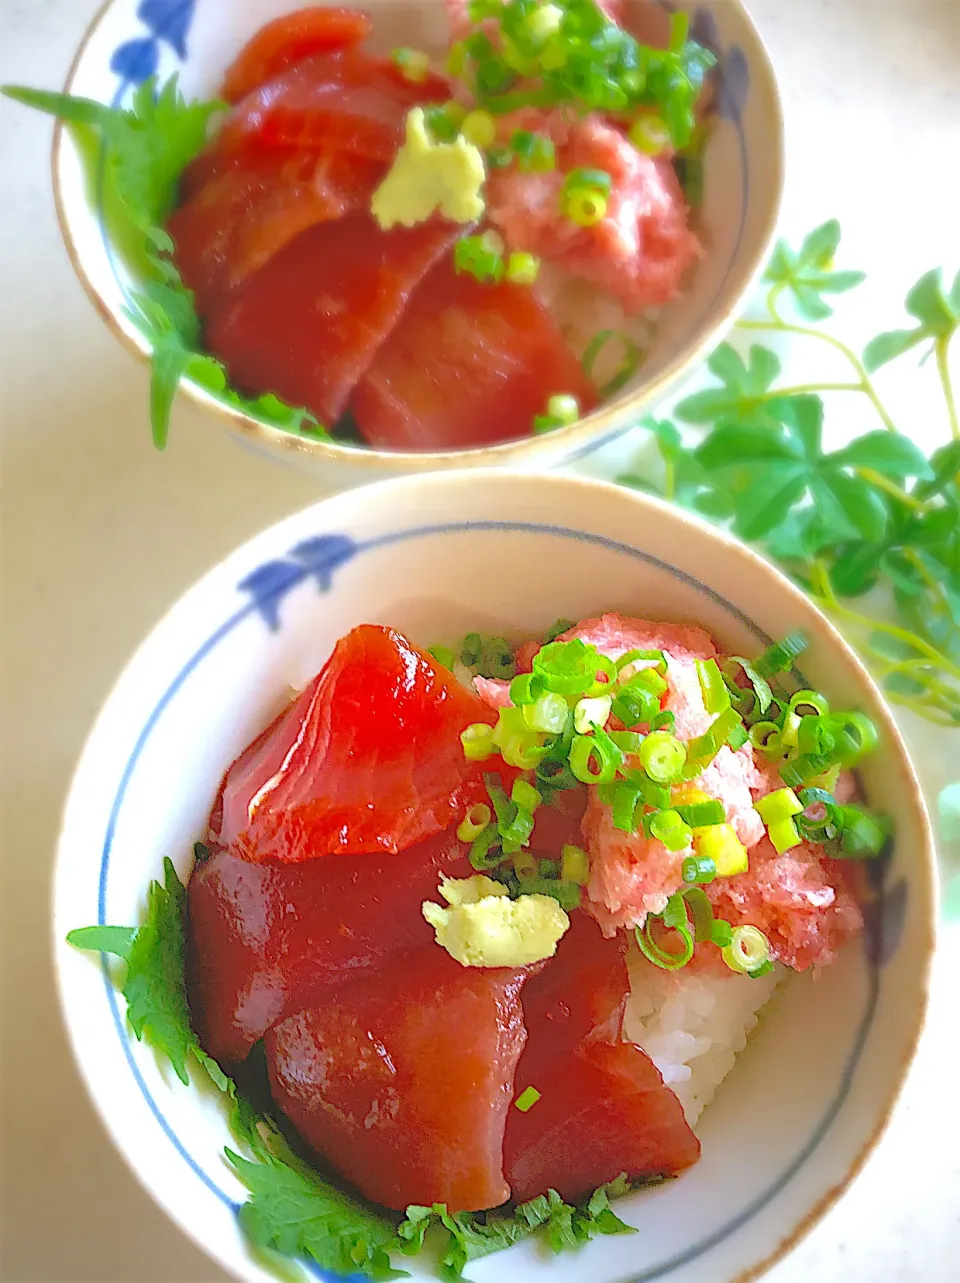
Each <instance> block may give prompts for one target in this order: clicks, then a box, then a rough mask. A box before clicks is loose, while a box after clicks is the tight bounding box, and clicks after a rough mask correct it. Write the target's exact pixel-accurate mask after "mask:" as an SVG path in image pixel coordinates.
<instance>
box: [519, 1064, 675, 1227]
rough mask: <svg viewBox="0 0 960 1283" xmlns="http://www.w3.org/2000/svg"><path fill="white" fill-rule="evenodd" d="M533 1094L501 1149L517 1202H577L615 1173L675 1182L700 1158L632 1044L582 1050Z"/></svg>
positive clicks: (670, 1100)
mask: <svg viewBox="0 0 960 1283" xmlns="http://www.w3.org/2000/svg"><path fill="white" fill-rule="evenodd" d="M537 1089H538V1090H539V1091H540V1093H541V1097H540V1099H539V1100H538V1101H537V1103H536V1104H535V1105H534V1106H533V1108H532V1109H530V1110H528V1111H527V1112H526V1113H520V1111H519V1110H517V1109H516V1108H514V1109H513V1110H512V1111H511V1114H510V1120H509V1125H508V1128H507V1135H506V1139H505V1143H504V1167H505V1170H506V1173H507V1180H508V1181H509V1182H510V1188H511V1191H512V1196H513V1198H514V1199H515V1200H517V1201H519V1202H523V1201H524V1200H526V1199H529V1198H535V1197H536V1196H537V1195H538V1194H543V1193H545V1192H546V1191H547V1190H548V1189H555V1190H556V1191H557V1193H558V1194H560V1196H561V1197H562V1198H563V1199H565V1200H566V1201H567V1202H578V1201H579V1200H580V1199H582V1198H584V1197H586V1196H587V1195H588V1194H590V1193H591V1192H592V1191H593V1190H594V1189H596V1188H597V1186H598V1185H604V1184H606V1183H607V1182H608V1181H611V1180H614V1179H615V1178H616V1177H617V1176H618V1175H619V1174H620V1173H621V1172H626V1173H627V1176H628V1177H629V1178H630V1179H631V1180H642V1179H646V1178H650V1177H654V1176H676V1175H677V1174H678V1173H679V1172H682V1171H684V1170H685V1169H686V1168H688V1167H690V1166H692V1165H693V1164H694V1163H695V1162H696V1161H697V1159H698V1158H699V1157H700V1142H699V1141H698V1140H697V1138H696V1136H695V1135H694V1134H693V1132H692V1131H691V1130H690V1126H689V1124H688V1123H687V1121H686V1119H685V1118H684V1115H683V1107H682V1106H681V1104H680V1102H679V1100H678V1099H677V1097H676V1096H675V1095H674V1093H673V1092H672V1091H671V1090H670V1088H669V1087H666V1086H664V1083H663V1079H662V1078H661V1077H660V1074H659V1072H658V1071H657V1069H656V1068H655V1067H654V1065H653V1062H652V1061H651V1060H650V1058H649V1057H648V1056H647V1055H645V1054H644V1052H642V1051H641V1050H640V1048H639V1047H637V1046H634V1044H633V1043H626V1042H624V1043H616V1044H613V1043H605V1042H585V1043H584V1044H583V1045H582V1046H581V1047H580V1048H579V1049H578V1050H576V1051H575V1052H573V1053H571V1055H570V1056H569V1057H567V1058H566V1059H565V1060H564V1061H563V1062H562V1063H560V1062H558V1063H557V1064H556V1066H555V1068H554V1070H553V1071H552V1072H551V1073H548V1074H546V1075H545V1076H544V1077H543V1078H541V1080H540V1082H539V1083H538V1084H537Z"/></svg>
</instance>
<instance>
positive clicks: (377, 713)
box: [211, 624, 493, 862]
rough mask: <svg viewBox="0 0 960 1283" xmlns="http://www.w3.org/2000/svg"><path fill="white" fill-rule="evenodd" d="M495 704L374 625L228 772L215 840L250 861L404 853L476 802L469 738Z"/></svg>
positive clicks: (357, 632)
mask: <svg viewBox="0 0 960 1283" xmlns="http://www.w3.org/2000/svg"><path fill="white" fill-rule="evenodd" d="M492 720H493V715H492V714H491V712H490V710H489V709H488V708H487V707H486V705H485V704H484V703H483V702H482V701H481V700H480V699H479V698H478V697H477V696H476V695H474V694H473V693H472V692H471V691H469V690H467V689H466V688H465V687H464V686H462V685H461V684H460V683H459V682H458V681H457V680H456V678H455V677H454V676H453V675H452V673H450V672H449V671H448V670H447V669H445V668H444V667H443V666H442V665H440V664H435V663H434V661H433V660H432V659H431V657H430V656H429V655H427V654H425V653H424V652H423V651H421V650H418V649H417V648H416V647H415V646H412V645H411V644H410V643H409V642H408V641H407V640H406V639H405V638H404V637H401V635H400V634H399V633H398V632H395V631H394V630H393V629H392V628H382V627H379V626H377V625H373V624H363V625H361V626H360V627H359V628H354V629H353V630H352V631H351V632H350V633H348V634H347V636H346V637H344V638H342V639H341V640H340V641H339V642H338V643H337V645H336V649H335V650H334V652H333V654H332V655H331V656H330V659H329V660H328V661H327V663H326V665H325V666H324V668H323V669H322V670H321V671H320V673H318V674H317V676H316V677H315V678H314V679H313V681H312V682H311V683H310V685H309V686H308V687H307V688H306V690H305V691H304V692H303V693H302V694H301V695H300V696H299V698H298V699H297V700H296V701H295V702H294V703H293V704H292V705H291V707H290V708H289V709H288V711H287V712H286V713H284V714H282V715H281V716H280V717H279V718H278V719H277V720H276V722H274V724H273V726H272V727H271V728H269V730H268V731H267V732H266V733H265V734H264V735H261V736H260V738H259V739H258V740H256V741H255V742H254V743H253V744H252V745H251V746H250V748H249V749H247V751H246V752H245V753H243V754H242V755H241V756H240V757H239V758H238V759H237V761H236V762H235V763H234V764H233V766H231V767H230V769H229V770H228V771H227V773H226V775H225V777H224V780H223V784H222V786H221V789H220V796H219V798H218V800H217V803H216V805H215V807H214V812H213V815H212V816H211V836H212V838H213V840H214V841H215V842H217V843H218V844H220V845H222V846H229V847H233V848H234V849H235V850H236V851H237V853H238V854H240V855H242V856H244V857H246V858H247V859H250V860H281V861H294V862H296V861H299V860H312V859H314V858H316V857H318V856H320V857H322V856H328V855H334V854H339V855H360V854H365V853H372V852H376V851H385V852H388V853H390V854H394V855H395V854H396V853H397V852H398V851H403V850H404V849H405V848H406V847H409V846H412V845H413V843H415V842H419V841H421V840H422V839H423V838H426V837H429V836H430V835H431V834H434V833H437V832H439V831H440V830H442V829H445V828H447V827H448V826H449V825H451V824H452V823H454V821H455V820H457V819H458V818H459V817H460V815H461V814H462V813H463V810H464V807H465V806H466V805H467V804H469V803H470V802H472V801H475V800H477V798H478V796H479V792H478V790H479V789H482V787H483V783H482V776H483V769H484V764H483V763H482V762H473V763H471V762H468V761H466V760H465V758H464V755H463V747H462V745H461V743H460V732H461V731H462V730H464V729H465V727H467V726H468V725H470V723H471V722H488V723H489V722H491V721H492Z"/></svg>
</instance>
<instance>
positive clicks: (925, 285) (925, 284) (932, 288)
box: [863, 267, 960, 371]
mask: <svg viewBox="0 0 960 1283" xmlns="http://www.w3.org/2000/svg"><path fill="white" fill-rule="evenodd" d="M958 282H960V275H958V280H955V281H954V283H953V287H952V289H951V290H950V292H949V294H947V293H945V292H944V289H943V272H942V270H941V269H940V268H939V267H937V268H934V269H933V270H932V271H930V272H925V273H924V275H923V276H921V277H920V279H919V281H917V283H916V285H914V286H913V287H912V289H911V290H910V292H909V293H908V294H907V298H906V304H905V306H906V309H907V311H908V312H909V313H910V315H911V316H912V317H913V318H914V319H915V320H917V321H919V322H920V324H919V326H918V327H916V328H915V329H912V330H890V331H888V332H887V333H885V334H878V335H877V337H876V338H875V339H872V340H871V341H870V342H869V343H868V344H867V346H866V348H865V349H864V353H863V363H864V365H865V366H866V368H867V369H868V370H869V371H873V370H878V369H879V368H880V367H881V366H882V365H886V364H887V362H888V361H892V360H894V359H895V358H896V357H898V356H902V355H903V353H904V352H909V351H910V349H911V348H914V347H916V346H917V345H918V344H919V343H923V342H925V341H927V340H929V341H930V342H931V343H936V342H938V341H939V342H943V341H946V340H949V339H950V338H951V336H952V335H953V334H955V333H956V330H957V328H958V327H960V291H958V289H957V286H958Z"/></svg>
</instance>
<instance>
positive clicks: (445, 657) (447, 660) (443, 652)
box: [427, 646, 457, 668]
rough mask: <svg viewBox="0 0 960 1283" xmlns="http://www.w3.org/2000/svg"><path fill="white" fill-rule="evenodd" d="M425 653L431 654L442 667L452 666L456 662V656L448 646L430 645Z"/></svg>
mask: <svg viewBox="0 0 960 1283" xmlns="http://www.w3.org/2000/svg"><path fill="white" fill-rule="evenodd" d="M427 654H428V655H432V656H433V658H434V659H435V660H436V661H437V663H438V664H442V665H443V667H444V668H452V667H453V666H454V664H455V663H456V662H457V657H456V655H455V654H454V653H453V651H452V650H451V649H450V647H449V646H431V647H430V649H429V650H428V651H427Z"/></svg>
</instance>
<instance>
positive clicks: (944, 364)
mask: <svg viewBox="0 0 960 1283" xmlns="http://www.w3.org/2000/svg"><path fill="white" fill-rule="evenodd" d="M950 337H952V336H949V337H945V338H942V339H937V341H936V344H935V345H934V346H935V350H936V353H937V373H938V374H939V375H940V382H941V383H942V384H943V395H944V397H945V398H946V402H947V414H948V415H949V417H950V431H951V432H952V433H953V439H954V441H960V418H958V416H957V402H956V398H955V397H954V395H953V381H952V379H951V378H950V365H949V362H948V361H947V351H948V349H949V347H950Z"/></svg>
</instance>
